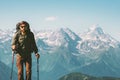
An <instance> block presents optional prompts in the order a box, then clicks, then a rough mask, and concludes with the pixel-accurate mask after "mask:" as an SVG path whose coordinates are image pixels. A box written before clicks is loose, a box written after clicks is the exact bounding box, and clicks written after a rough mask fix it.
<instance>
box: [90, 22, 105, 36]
mask: <svg viewBox="0 0 120 80" xmlns="http://www.w3.org/2000/svg"><path fill="white" fill-rule="evenodd" d="M88 32H90V33H94V34H97V35H98V34H99V35H101V34H104V32H103V29H102V28H101V27H100V26H99V25H98V24H97V25H93V26H92V27H90V28H89V30H88Z"/></svg>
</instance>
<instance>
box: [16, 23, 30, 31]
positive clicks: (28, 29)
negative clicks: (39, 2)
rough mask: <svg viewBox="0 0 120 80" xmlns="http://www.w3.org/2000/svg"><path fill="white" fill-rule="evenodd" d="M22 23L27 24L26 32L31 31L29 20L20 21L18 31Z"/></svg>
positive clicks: (17, 26) (17, 25)
mask: <svg viewBox="0 0 120 80" xmlns="http://www.w3.org/2000/svg"><path fill="white" fill-rule="evenodd" d="M21 24H25V26H26V32H30V25H29V23H28V22H27V21H21V22H18V23H17V24H16V32H18V31H19V30H20V25H21Z"/></svg>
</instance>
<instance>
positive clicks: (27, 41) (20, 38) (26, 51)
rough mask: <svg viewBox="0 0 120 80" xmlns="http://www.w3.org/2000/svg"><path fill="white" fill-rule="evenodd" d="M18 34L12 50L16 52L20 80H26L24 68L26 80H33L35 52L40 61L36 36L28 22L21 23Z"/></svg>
mask: <svg viewBox="0 0 120 80" xmlns="http://www.w3.org/2000/svg"><path fill="white" fill-rule="evenodd" d="M16 26H17V32H16V33H15V35H14V37H13V39H12V50H13V51H15V52H16V60H17V61H16V66H17V68H18V80H24V74H23V72H24V71H23V66H24V64H25V67H26V79H25V80H31V67H32V58H31V53H32V52H34V53H35V55H36V58H37V59H39V57H40V55H39V54H38V48H37V46H36V43H35V38H34V34H33V33H32V32H31V31H30V26H29V24H28V22H26V21H21V22H19V23H18V24H17V25H16Z"/></svg>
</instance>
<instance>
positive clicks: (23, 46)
mask: <svg viewBox="0 0 120 80" xmlns="http://www.w3.org/2000/svg"><path fill="white" fill-rule="evenodd" d="M12 45H16V47H17V48H16V51H17V53H32V52H34V53H37V52H38V48H37V46H36V43H35V38H34V34H33V33H32V32H29V33H27V34H26V35H22V34H21V33H20V31H18V32H16V33H15V35H14V37H13V39H12Z"/></svg>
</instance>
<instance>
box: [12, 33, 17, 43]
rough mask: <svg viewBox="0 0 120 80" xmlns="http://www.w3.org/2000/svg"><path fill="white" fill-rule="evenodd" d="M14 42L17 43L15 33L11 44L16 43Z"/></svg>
mask: <svg viewBox="0 0 120 80" xmlns="http://www.w3.org/2000/svg"><path fill="white" fill-rule="evenodd" d="M16 44H17V33H15V34H14V36H13V38H12V44H11V45H16Z"/></svg>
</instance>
